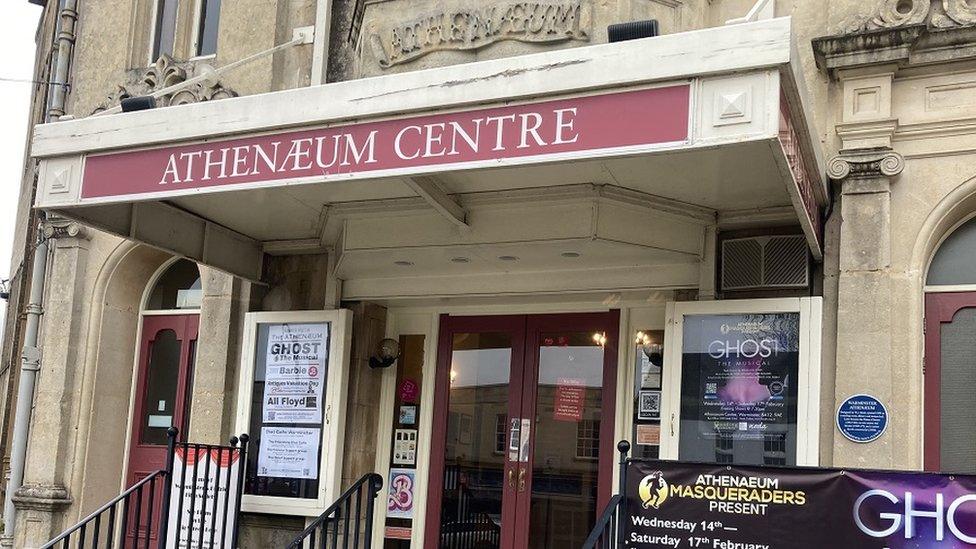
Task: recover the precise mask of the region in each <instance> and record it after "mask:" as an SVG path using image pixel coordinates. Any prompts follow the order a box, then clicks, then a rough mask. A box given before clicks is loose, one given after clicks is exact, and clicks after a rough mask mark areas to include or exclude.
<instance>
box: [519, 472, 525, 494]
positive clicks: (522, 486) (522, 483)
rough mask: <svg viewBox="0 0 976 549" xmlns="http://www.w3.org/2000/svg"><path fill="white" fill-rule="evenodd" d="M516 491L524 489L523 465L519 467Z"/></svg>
mask: <svg viewBox="0 0 976 549" xmlns="http://www.w3.org/2000/svg"><path fill="white" fill-rule="evenodd" d="M518 491H519V492H524V491H525V467H522V468H521V469H519V479H518Z"/></svg>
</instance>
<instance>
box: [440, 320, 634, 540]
mask: <svg viewBox="0 0 976 549" xmlns="http://www.w3.org/2000/svg"><path fill="white" fill-rule="evenodd" d="M618 323H619V313H618V312H617V311H611V312H608V313H595V314H570V315H534V316H491V317H450V316H444V317H442V319H441V333H440V336H439V344H438V358H437V364H438V366H437V368H438V369H437V383H436V387H435V398H434V411H433V412H434V424H433V426H432V427H433V438H432V440H431V460H430V463H431V465H430V467H431V477H430V479H431V480H430V485H429V487H428V490H429V492H428V507H427V513H428V517H430V520H429V521H428V523H427V525H426V542H425V546H426V547H427V548H428V549H433V548H446V549H462V548H463V549H469V548H471V549H515V548H518V549H524V548H527V547H532V548H550V547H579V546H581V545H582V544H583V541H584V540H585V539H586V536H587V534H588V533H589V530H590V529H591V527H592V526H593V524H594V522H595V520H596V516H597V513H598V512H599V511H600V509H601V508H602V506H603V505H605V504H606V502H607V501H608V500H609V498H610V492H611V490H610V482H611V479H612V474H613V470H612V464H613V461H614V459H613V456H614V451H613V417H614V414H613V409H614V396H615V395H614V389H615V383H616V368H614V364H615V361H616V354H617V347H616V337H617V336H616V333H617V327H618Z"/></svg>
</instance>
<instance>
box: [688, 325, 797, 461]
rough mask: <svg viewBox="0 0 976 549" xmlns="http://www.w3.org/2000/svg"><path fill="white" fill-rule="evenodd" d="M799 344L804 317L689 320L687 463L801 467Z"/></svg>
mask: <svg viewBox="0 0 976 549" xmlns="http://www.w3.org/2000/svg"><path fill="white" fill-rule="evenodd" d="M799 340H800V315H799V314H798V313H768V314H720V315H689V316H687V317H685V319H684V325H683V328H682V344H681V425H680V429H681V432H680V436H679V445H680V449H679V455H680V456H681V457H682V459H687V460H690V461H722V458H723V457H725V458H727V460H728V461H735V462H736V463H746V464H751V465H752V464H754V465H795V464H796V453H795V452H796V406H797V383H796V380H797V378H798V373H799V351H800V345H799Z"/></svg>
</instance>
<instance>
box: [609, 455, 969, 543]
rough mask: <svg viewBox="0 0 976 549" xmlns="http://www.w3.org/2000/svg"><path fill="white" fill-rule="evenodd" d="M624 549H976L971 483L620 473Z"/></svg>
mask: <svg viewBox="0 0 976 549" xmlns="http://www.w3.org/2000/svg"><path fill="white" fill-rule="evenodd" d="M626 495H627V499H626V507H625V513H624V514H625V516H624V519H623V523H624V531H623V536H624V542H625V543H624V547H628V548H634V549H641V548H648V549H650V548H662V547H671V548H680V549H684V548H692V549H704V548H710V549H825V548H830V549H909V548H911V549H929V548H931V549H935V548H941V549H951V548H956V547H976V476H966V475H944V474H936V473H912V472H894V471H852V470H840V469H819V468H787V467H768V468H762V467H740V466H722V465H703V464H688V463H679V462H668V461H646V462H644V461H642V462H632V463H630V464H629V465H628V469H627V494H626Z"/></svg>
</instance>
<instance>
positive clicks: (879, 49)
mask: <svg viewBox="0 0 976 549" xmlns="http://www.w3.org/2000/svg"><path fill="white" fill-rule="evenodd" d="M926 32H927V27H926V26H925V25H924V24H917V25H911V26H907V27H898V28H894V29H879V30H872V31H864V32H858V33H855V34H840V35H835V36H822V37H820V38H815V39H814V40H813V54H814V57H815V58H816V61H817V67H818V68H819V69H820V70H822V71H835V70H837V69H845V68H851V67H858V66H866V65H878V64H882V63H902V62H905V61H907V60H908V57H909V54H910V53H911V52H912V50H913V49H915V47H916V44H917V43H918V41H919V39H920V38H921V37H922V35H923V34H925V33H926Z"/></svg>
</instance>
